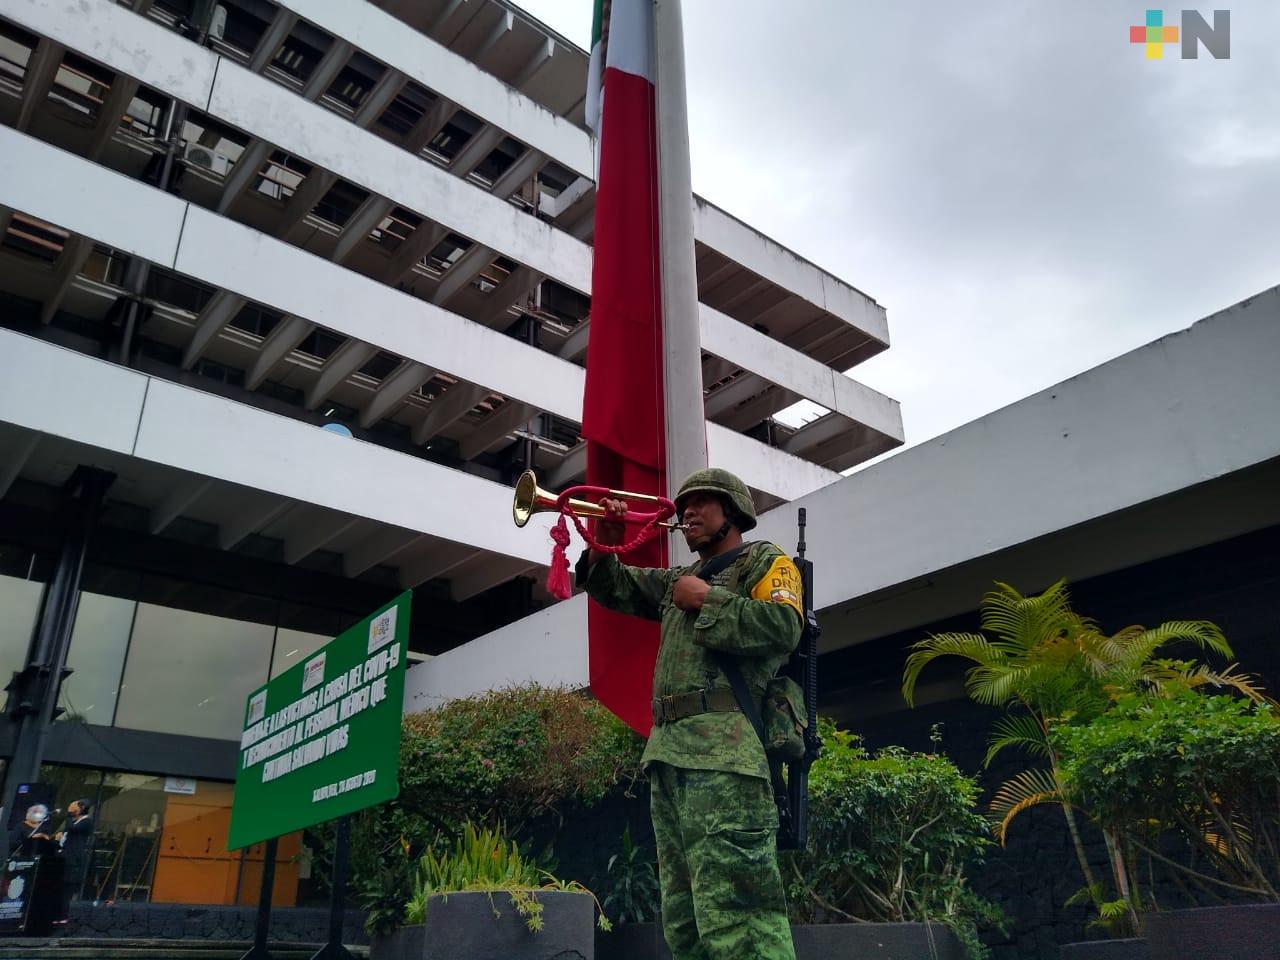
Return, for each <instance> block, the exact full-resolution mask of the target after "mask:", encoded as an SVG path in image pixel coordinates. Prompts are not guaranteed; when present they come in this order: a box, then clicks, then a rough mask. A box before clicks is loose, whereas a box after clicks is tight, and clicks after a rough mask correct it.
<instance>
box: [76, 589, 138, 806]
mask: <svg viewBox="0 0 1280 960" xmlns="http://www.w3.org/2000/svg"><path fill="white" fill-rule="evenodd" d="M136 606H137V604H135V603H134V602H133V601H132V600H121V599H120V598H119V597H104V596H102V595H101V594H97V593H81V594H80V605H79V607H78V609H77V610H76V623H75V627H74V628H72V631H71V650H70V651H69V652H68V654H67V666H69V667H70V668H71V669H72V671H73V672H72V674H71V676H69V677H67V679H66V680H64V681H63V682H62V692H61V695H60V696H59V697H58V706H60V707H62V708H63V709H64V710H65V711H66V713H65V714H63V717H62V719H64V720H79V721H83V722H84V723H101V724H104V725H109V724H110V723H111V718H112V715H113V714H114V713H115V709H116V693H117V691H118V690H119V687H120V671H121V669H122V668H123V667H124V654H125V650H126V649H128V646H129V631H130V629H131V628H132V627H133V611H134V607H136ZM72 799H74V798H72Z"/></svg>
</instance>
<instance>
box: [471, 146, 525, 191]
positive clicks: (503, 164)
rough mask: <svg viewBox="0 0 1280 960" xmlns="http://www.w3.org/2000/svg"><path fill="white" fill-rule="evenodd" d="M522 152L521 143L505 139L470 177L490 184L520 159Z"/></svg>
mask: <svg viewBox="0 0 1280 960" xmlns="http://www.w3.org/2000/svg"><path fill="white" fill-rule="evenodd" d="M524 151H525V146H524V144H523V143H521V142H520V141H519V140H512V139H511V138H510V137H507V138H506V139H504V140H503V141H502V142H501V143H500V144H498V146H497V147H495V148H494V149H493V151H492V152H490V154H489V155H488V156H487V157H485V158H484V160H482V161H481V162H480V165H479V166H478V167H476V168H475V170H474V171H472V174H471V175H472V176H474V177H479V178H480V179H481V180H484V181H486V182H488V183H490V184H492V183H494V182H495V181H497V179H498V178H499V177H500V176H502V175H503V174H504V173H506V172H507V170H508V169H509V168H510V167H511V165H512V164H513V163H515V162H516V161H517V160H518V159H520V157H521V155H523V154H524Z"/></svg>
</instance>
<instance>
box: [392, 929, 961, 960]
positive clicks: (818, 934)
mask: <svg viewBox="0 0 1280 960" xmlns="http://www.w3.org/2000/svg"><path fill="white" fill-rule="evenodd" d="M791 940H792V942H793V943H794V944H795V947H796V960H965V953H964V947H962V946H961V945H960V941H959V940H957V939H956V935H955V934H954V933H952V932H951V931H950V930H949V929H948V928H947V927H944V926H943V925H942V924H939V923H931V924H929V926H928V927H927V928H926V926H925V925H924V924H923V923H816V924H798V925H793V926H792V927H791ZM596 958H597V960H671V953H670V951H668V950H667V945H666V943H665V942H664V941H663V939H662V929H661V927H659V925H658V924H656V923H639V924H623V925H619V926H616V927H614V929H613V932H612V933H598V934H597V935H596ZM374 960H377V958H374Z"/></svg>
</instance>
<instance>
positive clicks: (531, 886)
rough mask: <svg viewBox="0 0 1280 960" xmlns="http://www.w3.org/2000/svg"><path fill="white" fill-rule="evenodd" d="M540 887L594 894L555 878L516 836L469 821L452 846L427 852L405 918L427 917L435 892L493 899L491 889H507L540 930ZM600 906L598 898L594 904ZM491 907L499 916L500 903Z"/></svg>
mask: <svg viewBox="0 0 1280 960" xmlns="http://www.w3.org/2000/svg"><path fill="white" fill-rule="evenodd" d="M539 890H558V891H563V892H568V893H585V894H588V895H590V896H591V897H592V899H593V900H594V899H595V897H594V895H593V894H591V891H589V890H588V889H587V888H586V887H584V886H582V885H581V884H580V883H576V882H573V881H569V882H563V881H560V880H557V879H556V878H555V877H553V876H552V875H551V874H550V872H548V871H546V870H544V869H542V868H541V867H539V866H538V865H537V863H535V862H534V861H532V860H529V859H527V858H525V857H523V856H522V855H521V854H520V848H519V846H518V845H517V844H516V842H515V841H514V840H511V841H508V840H506V838H505V837H504V836H503V834H502V831H501V830H500V829H498V830H491V829H488V828H480V829H477V828H476V827H475V826H473V825H472V824H467V825H466V826H465V828H464V829H463V835H462V836H461V837H459V838H458V839H457V840H456V841H455V842H454V844H453V846H452V848H451V849H449V850H446V851H445V852H444V853H442V854H440V855H438V856H437V855H436V853H435V852H434V851H432V850H428V851H427V852H426V853H425V854H423V856H422V860H421V862H420V863H419V865H418V871H417V876H416V877H415V882H414V891H413V896H412V897H411V898H410V899H409V902H408V903H406V904H405V908H404V919H405V922H406V923H423V922H425V920H426V916H427V901H428V900H429V899H430V898H431V897H433V896H447V895H448V894H450V893H462V892H467V891H479V892H484V893H488V894H490V898H489V902H490V904H491V905H492V904H493V897H492V894H494V893H505V894H507V895H508V896H509V897H510V898H511V905H512V906H513V907H515V909H516V912H517V913H519V914H520V916H522V917H524V919H525V923H526V925H527V926H528V927H529V930H530V931H531V932H533V933H537V932H538V931H540V930H541V929H542V904H541V903H540V902H539V901H538V891H539ZM599 906H600V904H599V903H598V902H597V903H596V907H597V908H599ZM493 913H494V916H501V913H500V912H499V911H498V908H497V906H496V905H495V906H494V907H493ZM597 918H598V919H597V923H598V924H599V926H600V928H601V929H602V930H608V929H609V921H608V919H607V918H606V917H605V915H604V912H603V911H600V912H599V913H598V914H597Z"/></svg>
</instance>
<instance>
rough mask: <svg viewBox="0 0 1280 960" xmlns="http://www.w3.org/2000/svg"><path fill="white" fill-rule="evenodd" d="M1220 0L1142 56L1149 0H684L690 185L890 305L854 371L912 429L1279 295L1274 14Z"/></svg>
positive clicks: (568, 8)
mask: <svg viewBox="0 0 1280 960" xmlns="http://www.w3.org/2000/svg"><path fill="white" fill-rule="evenodd" d="M1230 6H1231V11H1232V59H1231V60H1225V61H1216V60H1213V59H1212V58H1209V57H1208V55H1207V54H1204V53H1203V52H1202V57H1201V59H1199V60H1186V61H1184V60H1182V59H1181V58H1180V55H1179V51H1178V48H1177V46H1176V45H1175V46H1169V47H1166V51H1165V52H1166V59H1164V60H1161V61H1147V60H1146V59H1145V57H1144V54H1143V50H1142V48H1141V47H1138V46H1131V45H1130V44H1129V42H1128V27H1129V25H1130V24H1136V23H1140V22H1141V21H1142V17H1143V14H1144V11H1145V9H1146V5H1145V4H1142V3H1128V2H1124V3H1122V2H1116V0H1071V2H1060V3H1054V4H1049V3H1028V2H1026V0H987V2H975V3H970V4H964V5H956V4H945V5H944V4H939V3H936V2H925V0H894V2H888V0H883V2H874V3H873V2H862V0H860V2H835V0H833V2H827V3H817V2H807V3H806V2H793V3H792V4H790V5H789V6H787V7H784V6H782V5H780V4H778V3H777V2H776V0H684V16H685V35H686V36H685V39H686V48H687V50H688V56H687V60H688V63H687V68H688V84H689V112H690V125H691V136H692V152H693V181H694V188H695V190H697V191H698V192H699V193H702V194H703V195H705V196H706V197H707V198H708V199H710V200H712V201H713V202H715V203H717V204H719V205H721V206H723V207H725V208H726V209H728V210H729V211H731V212H733V213H735V214H737V215H739V216H741V217H743V218H744V219H746V220H747V221H748V222H750V223H751V224H753V225H754V226H756V227H758V228H759V229H761V230H763V231H765V232H766V233H769V234H770V235H772V236H774V237H776V238H777V239H778V240H779V241H780V242H782V243H784V244H786V245H787V246H789V247H791V248H793V249H795V250H796V251H797V252H799V253H801V254H802V255H804V256H806V257H809V258H810V259H812V260H814V261H815V262H817V263H818V264H820V265H822V266H823V267H825V268H827V269H829V270H831V271H832V272H834V273H835V274H836V275H838V276H840V277H842V278H844V279H846V280H848V281H849V282H851V283H853V284H854V285H855V286H857V287H859V288H860V289H863V290H865V291H867V292H868V293H870V294H871V295H873V296H875V297H876V298H877V300H879V301H880V302H881V303H883V304H885V306H886V307H887V308H888V310H889V322H890V333H891V336H892V338H893V346H892V347H891V349H890V350H889V351H887V352H886V353H885V354H884V355H882V356H881V357H877V358H875V359H873V360H871V361H868V362H867V363H865V364H863V365H861V366H860V367H858V368H857V369H856V370H854V371H853V375H854V376H855V377H857V378H859V379H861V380H863V381H864V382H866V383H868V384H869V385H871V386H873V387H876V388H877V389H880V390H882V391H884V392H885V393H888V394H889V395H891V396H894V397H897V398H898V399H899V400H901V401H902V404H903V413H904V418H905V420H906V427H907V434H908V440H909V441H910V442H919V441H922V440H925V439H928V438H929V437H932V436H935V435H937V434H938V433H940V432H944V431H945V430H948V429H951V428H953V427H955V426H958V425H959V424H961V423H964V422H966V421H968V420H971V419H974V418H976V417H978V416H981V415H982V414H984V413H986V412H989V411H990V410H993V409H995V408H997V407H1000V406H1004V405H1006V404H1008V403H1011V402H1014V401H1016V400H1018V399H1020V398H1021V397H1024V396H1026V395H1028V394H1029V393H1032V392H1035V391H1036V390H1039V389H1042V388H1044V387H1047V386H1049V385H1051V384H1053V383H1055V382H1057V381H1059V380H1062V379H1065V378H1066V377H1069V376H1072V375H1074V374H1076V373H1078V372H1080V371H1082V370H1085V369H1088V368H1089V367H1091V366H1094V365H1096V364H1098V363H1100V362H1103V361H1105V360H1107V359H1110V358H1111V357H1114V356H1117V355H1119V354H1120V353H1123V352H1125V351H1127V350H1130V349H1133V348H1135V347H1137V346H1140V345H1141V344H1143V343H1146V342H1148V341H1150V340H1153V339H1155V338H1157V337H1159V336H1161V335H1163V334H1165V333H1168V332H1170V331H1173V330H1177V329H1181V328H1183V327H1185V326H1187V325H1189V324H1190V323H1193V322H1194V321H1195V320H1197V319H1199V318H1201V317H1203V316H1205V315H1207V314H1209V313H1212V312H1213V311H1215V310H1217V309H1220V308H1222V307H1225V306H1228V305H1230V304H1232V303H1234V302H1237V301H1239V300H1241V299H1243V298H1245V297H1247V296H1250V295H1252V294H1254V293H1256V292H1258V291H1260V290H1262V289H1265V288H1267V287H1270V286H1273V285H1275V284H1276V283H1280V230H1278V229H1277V224H1278V223H1280V57H1277V55H1276V42H1277V37H1280V4H1275V3H1274V2H1271V0H1245V2H1234V3H1232V4H1231V5H1230ZM530 8H531V10H532V12H534V13H535V15H539V16H542V17H543V18H544V19H547V20H548V22H550V23H551V24H552V25H553V26H555V27H557V28H558V29H560V30H562V31H563V32H565V33H566V34H568V35H569V36H570V37H572V38H574V39H576V40H579V41H583V42H585V39H586V34H587V31H588V30H589V26H590V25H589V17H590V3H589V2H583V3H576V2H575V3H566V2H563V0H553V2H549V3H532V4H530ZM1180 9H1181V6H1178V7H1176V8H1173V7H1171V8H1169V10H1168V11H1167V13H1166V17H1167V18H1168V22H1170V23H1174V24H1176V23H1177V22H1178V21H1177V18H1178V16H1179V14H1178V11H1179V10H1180ZM1211 9H1212V8H1211V7H1205V8H1203V10H1202V12H1203V13H1204V15H1205V17H1206V19H1211V12H1210V11H1211Z"/></svg>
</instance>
